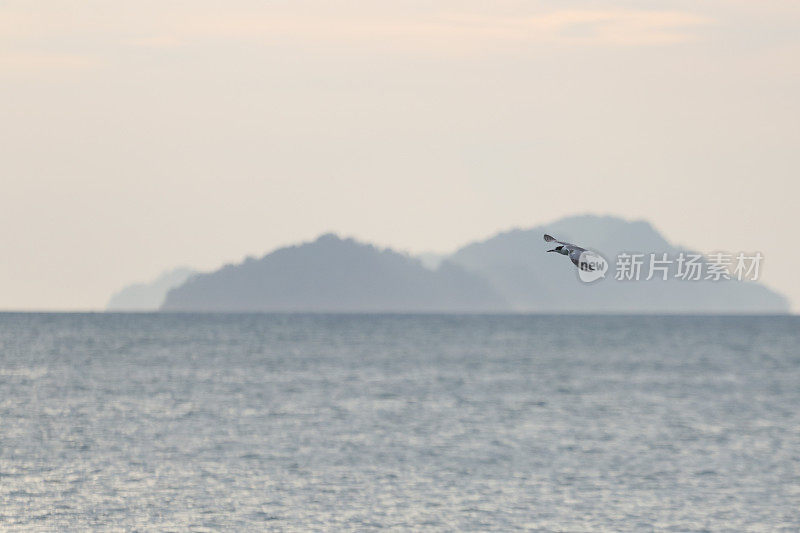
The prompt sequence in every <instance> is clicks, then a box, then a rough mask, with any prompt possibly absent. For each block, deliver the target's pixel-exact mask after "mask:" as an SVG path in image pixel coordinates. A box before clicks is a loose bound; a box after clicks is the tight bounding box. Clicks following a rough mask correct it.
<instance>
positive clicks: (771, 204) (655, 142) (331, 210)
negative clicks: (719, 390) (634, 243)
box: [0, 0, 800, 310]
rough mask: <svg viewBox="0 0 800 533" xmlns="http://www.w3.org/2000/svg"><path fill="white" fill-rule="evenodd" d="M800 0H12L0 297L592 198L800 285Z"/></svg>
mask: <svg viewBox="0 0 800 533" xmlns="http://www.w3.org/2000/svg"><path fill="white" fill-rule="evenodd" d="M798 95H800V2H798V1H797V0H774V1H773V0H759V1H754V0H748V1H743V0H707V1H698V0H692V1H680V0H678V1H669V2H668V1H661V0H651V1H647V2H644V1H641V0H638V1H590V0H582V1H581V0H560V1H533V0H529V1H526V2H523V1H506V0H495V1H493V2H484V1H481V2H478V1H471V0H466V1H458V2H456V1H451V0H444V1H435V0H433V1H431V0H428V1H402V0H391V1H384V0H370V1H369V2H353V1H350V0H343V1H330V0H327V1H307V0H291V1H289V0H285V1H284V0H280V1H272V2H264V1H258V2H256V1H252V2H248V1H231V0H228V1H224V2H223V1H219V2H209V1H203V0H200V1H197V0H195V1H191V2H168V1H163V0H160V1H142V0H139V1H136V2H109V1H107V0H106V1H87V0H75V1H38V2H31V1H30V0H24V1H5V2H3V3H2V4H0V136H2V137H1V138H0V176H1V177H2V189H0V228H2V229H0V250H2V253H3V258H2V261H1V262H0V309H18V310H33V309H39V310H46V309H53V310H70V309H101V308H102V307H103V306H104V305H105V303H106V301H107V300H108V297H109V295H110V294H111V293H112V292H114V291H115V290H117V289H119V288H121V287H122V286H124V285H126V284H128V283H130V282H134V281H143V280H147V279H150V278H153V277H155V276H157V275H158V274H159V273H160V272H162V271H163V270H166V269H169V268H172V267H175V266H180V265H187V266H191V267H194V268H198V269H212V268H216V267H218V266H220V265H222V264H224V263H229V262H237V261H240V260H241V259H242V258H244V257H245V256H247V255H253V256H261V255H263V254H264V253H266V252H268V251H270V250H272V249H274V248H275V247H278V246H281V245H286V244H291V243H295V242H298V241H302V240H308V239H311V238H314V237H316V236H317V235H318V234H320V233H323V232H328V231H334V232H338V233H340V234H343V235H347V236H354V237H357V238H359V239H361V240H366V241H370V242H374V243H376V244H378V245H382V246H391V247H393V248H396V249H399V250H406V251H410V252H421V251H437V252H449V251H452V250H454V249H455V248H456V247H458V246H459V245H462V244H464V243H466V242H469V241H472V240H474V239H477V238H484V237H487V236H489V235H491V234H493V233H495V232H497V231H499V230H506V229H509V228H512V227H515V226H516V227H529V226H533V225H537V224H541V223H544V222H548V221H550V220H553V219H556V218H558V217H561V216H565V215H571V214H578V213H584V212H592V213H599V214H613V215H618V216H622V217H625V218H644V219H647V220H649V221H650V222H651V223H653V225H654V226H655V227H656V228H658V229H659V230H661V231H662V232H663V233H664V235H665V236H666V237H667V238H668V239H669V240H671V241H673V242H675V243H677V244H682V245H686V246H689V247H691V248H693V249H697V250H702V251H708V252H711V251H717V250H724V251H731V252H738V251H760V252H762V253H763V254H764V256H765V259H764V264H763V268H764V271H763V280H764V281H765V282H766V283H767V284H768V285H769V286H771V287H773V288H776V289H778V290H780V291H781V292H783V293H784V294H787V295H788V296H790V297H791V298H792V299H793V303H794V308H795V309H798V308H800V283H797V279H796V276H797V275H796V274H795V267H794V265H796V264H799V263H800V247H798V246H797V241H798V239H797V237H796V232H797V230H798V227H800V215H798V211H797V207H796V205H797V199H798V196H800V185H798V177H800V176H798V174H799V173H800V149H799V147H800V97H799V96H798Z"/></svg>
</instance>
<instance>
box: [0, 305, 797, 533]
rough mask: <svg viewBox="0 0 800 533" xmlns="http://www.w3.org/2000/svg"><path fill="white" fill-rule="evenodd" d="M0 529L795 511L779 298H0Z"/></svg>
mask: <svg viewBox="0 0 800 533" xmlns="http://www.w3.org/2000/svg"><path fill="white" fill-rule="evenodd" d="M0 529H2V530H9V531H59V532H60V531H302V532H306V531H378V530H384V529H385V530H390V531H503V532H507V531H569V532H573V531H577V532H581V531H587V532H594V531H635V532H642V531H737V532H738V531H798V530H800V317H796V316H579V315H562V316H548V315H504V316H500V315H494V316H484V315H433V314H429V315H380V314H378V315H352V314H344V315H325V314H158V313H154V314H104V313H94V314H92V313H89V314H36V313H16V314H15V313H4V314H0Z"/></svg>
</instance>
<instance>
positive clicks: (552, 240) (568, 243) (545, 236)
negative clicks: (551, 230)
mask: <svg viewBox="0 0 800 533" xmlns="http://www.w3.org/2000/svg"><path fill="white" fill-rule="evenodd" d="M544 240H545V242H557V243H558V244H560V245H561V246H567V247H569V248H575V249H578V250H584V248H581V247H580V246H578V245H576V244H572V243H570V242H564V241H559V240H558V239H556V238H555V237H553V236H552V235H548V234H547V233H545V234H544Z"/></svg>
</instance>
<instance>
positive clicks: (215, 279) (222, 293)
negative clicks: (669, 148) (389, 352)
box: [109, 215, 789, 313]
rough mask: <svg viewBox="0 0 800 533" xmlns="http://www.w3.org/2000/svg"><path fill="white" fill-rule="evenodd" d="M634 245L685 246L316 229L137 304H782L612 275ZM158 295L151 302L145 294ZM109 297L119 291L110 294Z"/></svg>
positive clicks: (714, 309) (533, 231) (408, 307)
mask: <svg viewBox="0 0 800 533" xmlns="http://www.w3.org/2000/svg"><path fill="white" fill-rule="evenodd" d="M544 233H553V234H556V235H558V236H559V237H560V238H562V239H564V240H567V241H571V242H580V243H582V244H585V245H587V246H590V247H591V248H593V249H595V250H598V251H600V252H602V253H603V254H604V255H605V257H606V258H607V259H608V260H609V262H611V263H612V265H611V268H612V270H610V271H609V272H608V275H607V278H606V279H605V280H602V281H598V282H595V283H592V284H585V283H581V282H580V281H579V280H578V279H577V276H576V273H575V272H574V269H572V268H565V267H566V266H567V265H564V264H563V262H561V261H558V260H555V259H557V258H556V257H553V256H554V255H555V254H546V253H545V249H546V246H545V243H544V242H543V240H542V235H543V234H544ZM634 251H635V252H642V253H649V252H655V253H662V252H666V253H669V254H677V253H678V252H680V251H686V250H683V249H682V248H680V247H678V246H676V245H673V244H670V243H669V242H667V241H666V239H664V238H663V237H662V236H661V235H660V234H659V233H658V231H656V230H655V229H654V228H653V227H652V226H651V225H650V224H649V223H647V222H645V221H627V220H624V219H621V218H617V217H612V216H595V215H581V216H573V217H567V218H563V219H560V220H557V221H555V222H553V223H551V224H547V225H543V226H537V227H533V228H529V229H515V230H511V231H507V232H502V233H499V234H497V235H495V236H493V237H491V238H489V239H486V240H483V241H479V242H474V243H471V244H468V245H466V246H464V247H462V248H460V249H459V250H457V251H456V252H454V253H453V254H451V255H449V256H447V255H437V254H423V255H421V256H420V257H413V256H409V255H407V254H403V253H399V252H396V251H393V250H390V249H380V248H377V247H375V246H373V245H370V244H366V243H361V242H357V241H355V240H353V239H346V238H340V237H338V236H336V235H333V234H326V235H322V236H321V237H319V238H318V239H317V240H315V241H313V242H307V243H304V244H300V245H297V246H290V247H286V248H281V249H278V250H275V251H273V252H271V253H269V254H267V255H265V256H263V257H262V258H260V259H253V258H249V259H247V260H245V261H244V262H242V263H239V264H236V265H226V266H225V267H223V268H221V269H219V270H216V271H214V272H208V273H193V274H192V275H190V276H189V275H187V277H186V278H185V279H183V280H177V281H175V282H174V284H172V285H171V286H170V285H169V284H168V283H166V284H165V283H160V284H158V287H156V289H157V290H156V291H155V292H157V291H158V290H160V291H161V294H160V297H158V298H156V297H153V298H151V299H150V300H148V302H150V304H151V305H153V306H152V307H151V308H150V309H152V310H155V309H160V310H162V311H220V312H235V311H284V312H490V313H491V312H542V313H561V312H564V313H582V312H586V313H635V312H647V313H785V312H788V311H789V303H788V300H787V299H786V298H785V297H783V296H782V295H780V294H778V293H776V292H774V291H772V290H770V289H768V288H767V287H765V286H763V285H761V284H759V283H755V282H739V281H691V282H690V281H681V280H675V279H669V280H667V281H662V280H660V279H653V280H651V281H638V282H636V281H617V280H615V279H614V271H613V268H614V266H613V262H614V258H615V257H616V255H617V254H618V253H620V252H634ZM732 252H733V251H732ZM570 266H571V265H570ZM173 280H174V278H173ZM126 290H127V289H126ZM139 290H140V291H141V290H142V287H141V286H139ZM120 294H125V291H123V292H122V293H120ZM159 298H160V301H161V303H159V304H152V302H154V301H155V300H159ZM118 301H119V295H117V296H116V297H115V299H112V302H118ZM114 308H116V309H120V307H119V306H118V305H117V306H116V307H114ZM109 309H112V306H111V303H110V304H109Z"/></svg>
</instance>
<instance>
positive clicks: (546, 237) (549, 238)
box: [544, 233, 556, 242]
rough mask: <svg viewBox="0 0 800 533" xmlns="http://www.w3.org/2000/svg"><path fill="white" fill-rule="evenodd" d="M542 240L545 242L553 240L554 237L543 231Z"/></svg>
mask: <svg viewBox="0 0 800 533" xmlns="http://www.w3.org/2000/svg"><path fill="white" fill-rule="evenodd" d="M544 240H545V242H553V241H554V240H556V239H555V237H552V236H550V235H548V234H547V233H545V234H544Z"/></svg>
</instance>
